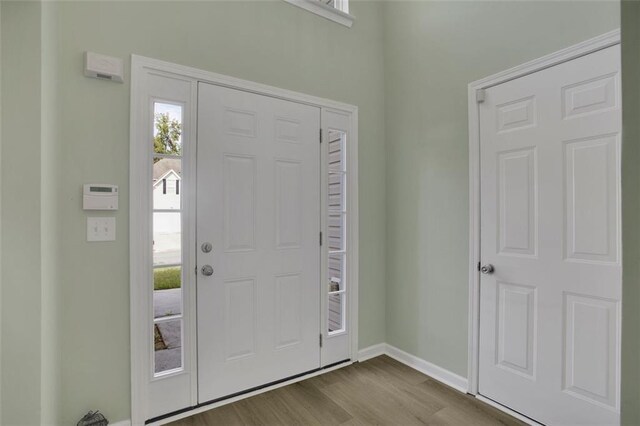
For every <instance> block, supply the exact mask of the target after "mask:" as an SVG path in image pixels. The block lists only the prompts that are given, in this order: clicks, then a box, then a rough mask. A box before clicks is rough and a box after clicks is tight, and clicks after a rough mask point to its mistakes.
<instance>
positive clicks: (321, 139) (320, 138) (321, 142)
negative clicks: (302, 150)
mask: <svg viewBox="0 0 640 426" xmlns="http://www.w3.org/2000/svg"><path fill="white" fill-rule="evenodd" d="M320 143H322V127H321V128H320Z"/></svg>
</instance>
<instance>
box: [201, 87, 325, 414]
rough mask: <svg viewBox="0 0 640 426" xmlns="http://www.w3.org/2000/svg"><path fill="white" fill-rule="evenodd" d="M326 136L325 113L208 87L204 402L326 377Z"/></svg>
mask: <svg viewBox="0 0 640 426" xmlns="http://www.w3.org/2000/svg"><path fill="white" fill-rule="evenodd" d="M319 130H320V109H319V108H317V107H312V106H308V105H303V104H299V103H295V102H289V101H284V100H280V99H276V98H271V97H267V96H262V95H256V94H252V93H249V92H244V91H240V90H233V89H228V88H224V87H220V86H215V85H211V84H205V83H200V84H199V86H198V147H197V149H198V154H197V230H196V232H197V240H198V255H197V264H198V275H197V277H198V278H197V318H198V319H197V323H198V324H197V329H198V400H199V402H200V403H204V402H208V401H212V400H215V399H218V398H222V397H225V396H228V395H232V394H234V393H237V392H241V391H245V390H248V389H251V388H254V387H258V386H262V385H265V384H268V383H271V382H274V381H277V380H281V379H284V378H287V377H291V376H294V375H297V374H300V373H304V372H307V371H310V370H314V369H317V368H319V367H320V346H319V334H320V282H319V277H320V245H319V244H320V243H319V231H320V143H319ZM206 243H209V244H211V250H210V251H208V250H207V249H206V248H204V249H203V244H206ZM205 265H210V266H211V269H212V271H210V272H211V275H206V274H205V273H203V270H202V268H203V267H205Z"/></svg>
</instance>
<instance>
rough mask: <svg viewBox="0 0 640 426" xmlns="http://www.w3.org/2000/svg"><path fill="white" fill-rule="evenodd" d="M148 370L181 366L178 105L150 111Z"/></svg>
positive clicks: (159, 105) (159, 106)
mask: <svg viewBox="0 0 640 426" xmlns="http://www.w3.org/2000/svg"><path fill="white" fill-rule="evenodd" d="M153 112H154V113H153V152H154V157H153V184H152V185H153V187H152V191H153V312H154V321H153V336H154V350H155V356H154V360H155V365H154V372H155V373H156V374H159V373H168V372H173V371H176V370H179V369H181V368H182V358H183V357H182V346H183V345H182V335H183V318H182V215H181V207H182V203H181V200H182V140H181V135H182V106H180V105H174V104H169V103H160V102H156V103H154V111H153Z"/></svg>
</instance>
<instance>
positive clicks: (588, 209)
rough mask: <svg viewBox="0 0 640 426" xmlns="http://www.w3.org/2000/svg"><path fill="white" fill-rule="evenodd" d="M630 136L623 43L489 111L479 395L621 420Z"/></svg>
mask: <svg viewBox="0 0 640 426" xmlns="http://www.w3.org/2000/svg"><path fill="white" fill-rule="evenodd" d="M620 132H621V99H620V48H619V46H613V47H609V48H607V49H604V50H601V51H598V52H595V53H592V54H589V55H587V56H583V57H581V58H578V59H574V60H572V61H569V62H566V63H563V64H560V65H557V66H554V67H551V68H548V69H546V70H543V71H539V72H536V73H534V74H530V75H528V76H525V77H521V78H518V79H515V80H512V81H510V82H507V83H503V84H500V85H498V86H495V87H492V88H490V89H487V90H486V100H485V102H484V103H482V104H481V105H480V139H481V194H482V206H481V218H482V219H481V235H482V243H481V258H482V263H483V264H486V265H489V264H490V265H493V267H494V268H495V269H494V272H493V273H492V274H491V273H487V274H482V275H481V282H480V300H481V303H480V377H479V392H480V394H482V395H484V396H486V397H488V398H490V399H493V400H495V401H497V402H499V403H501V404H503V405H505V406H508V407H509V408H511V409H513V410H515V411H517V412H520V413H522V414H524V415H526V416H529V417H531V418H533V419H535V420H537V421H540V422H543V423H545V424H551V425H554V424H574V425H575V424H597V425H608V424H618V423H619V402H620V312H621V244H620ZM487 272H488V271H487Z"/></svg>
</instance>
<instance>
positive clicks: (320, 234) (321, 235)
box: [320, 231, 322, 246]
mask: <svg viewBox="0 0 640 426" xmlns="http://www.w3.org/2000/svg"><path fill="white" fill-rule="evenodd" d="M320 245H321V246H322V231H320Z"/></svg>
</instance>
